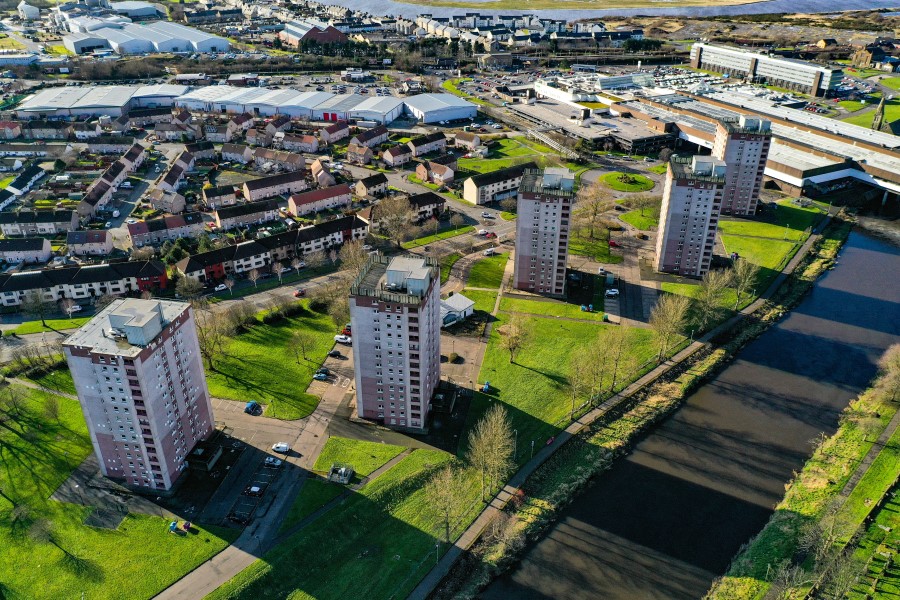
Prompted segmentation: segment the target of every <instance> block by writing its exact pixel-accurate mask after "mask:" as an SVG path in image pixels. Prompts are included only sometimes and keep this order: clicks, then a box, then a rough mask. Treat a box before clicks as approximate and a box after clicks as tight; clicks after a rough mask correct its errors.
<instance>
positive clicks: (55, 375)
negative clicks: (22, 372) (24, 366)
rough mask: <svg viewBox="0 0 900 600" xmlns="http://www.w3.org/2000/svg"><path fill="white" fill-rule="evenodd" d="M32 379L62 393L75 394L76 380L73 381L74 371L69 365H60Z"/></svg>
mask: <svg viewBox="0 0 900 600" xmlns="http://www.w3.org/2000/svg"><path fill="white" fill-rule="evenodd" d="M29 379H31V378H29ZM31 381H33V382H35V383H36V384H38V385H42V386H44V387H45V388H48V389H51V390H55V391H57V392H60V393H62V394H71V395H73V396H74V395H75V382H74V381H72V373H71V371H69V367H68V366H67V365H60V367H59V368H57V369H53V370H52V371H50V372H49V373H47V374H45V375H42V376H40V377H36V378H34V379H31Z"/></svg>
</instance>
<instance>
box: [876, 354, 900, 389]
mask: <svg viewBox="0 0 900 600" xmlns="http://www.w3.org/2000/svg"><path fill="white" fill-rule="evenodd" d="M878 369H879V377H878V379H877V380H876V382H875V387H876V388H877V389H880V390H883V391H884V392H885V394H887V395H888V396H889V398H890V401H891V402H894V401H896V400H897V394H898V393H900V344H894V345H892V346H890V347H889V348H888V349H887V350H885V351H884V354H882V355H881V358H879V359H878Z"/></svg>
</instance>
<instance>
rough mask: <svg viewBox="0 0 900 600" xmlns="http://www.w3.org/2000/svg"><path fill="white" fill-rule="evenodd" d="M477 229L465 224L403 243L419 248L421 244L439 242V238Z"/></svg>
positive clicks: (408, 246)
mask: <svg viewBox="0 0 900 600" xmlns="http://www.w3.org/2000/svg"><path fill="white" fill-rule="evenodd" d="M473 231H475V227H473V226H472V225H465V226H463V227H459V228H455V229H454V228H452V227H451V228H450V229H445V230H443V231H439V232H438V233H436V234H432V235H426V236H424V237H420V238H416V239H414V240H410V241H408V242H404V243H403V248H404V249H406V250H409V249H410V248H418V247H419V246H427V245H428V244H431V243H433V242H437V241H439V240H446V239H450V238H453V237H456V236H458V235H463V234H464V233H472V232H473Z"/></svg>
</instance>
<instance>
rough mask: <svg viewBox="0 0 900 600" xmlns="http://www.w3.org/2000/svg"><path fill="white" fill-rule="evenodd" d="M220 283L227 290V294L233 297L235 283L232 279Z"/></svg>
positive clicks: (227, 278)
mask: <svg viewBox="0 0 900 600" xmlns="http://www.w3.org/2000/svg"><path fill="white" fill-rule="evenodd" d="M222 283H223V284H225V287H227V288H228V293H229V294H231V295H232V296H234V283H235V282H234V278H233V277H226V278H225V279H224V280H223V281H222Z"/></svg>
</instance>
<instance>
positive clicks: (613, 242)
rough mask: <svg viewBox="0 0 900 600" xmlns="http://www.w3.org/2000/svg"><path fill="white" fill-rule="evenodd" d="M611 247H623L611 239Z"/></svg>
mask: <svg viewBox="0 0 900 600" xmlns="http://www.w3.org/2000/svg"><path fill="white" fill-rule="evenodd" d="M609 247H610V248H621V246H620V245H619V242H617V241H615V240H609Z"/></svg>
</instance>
